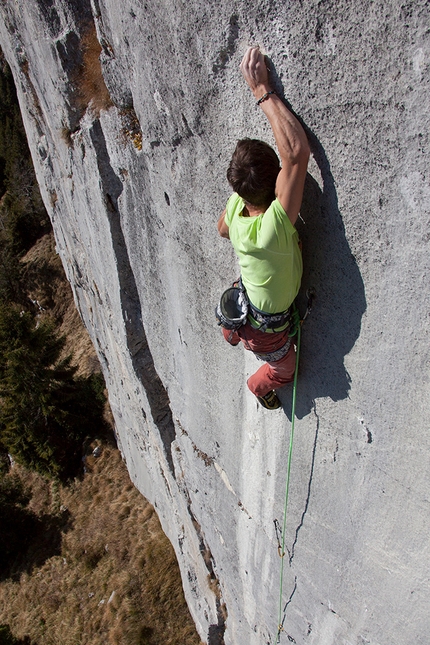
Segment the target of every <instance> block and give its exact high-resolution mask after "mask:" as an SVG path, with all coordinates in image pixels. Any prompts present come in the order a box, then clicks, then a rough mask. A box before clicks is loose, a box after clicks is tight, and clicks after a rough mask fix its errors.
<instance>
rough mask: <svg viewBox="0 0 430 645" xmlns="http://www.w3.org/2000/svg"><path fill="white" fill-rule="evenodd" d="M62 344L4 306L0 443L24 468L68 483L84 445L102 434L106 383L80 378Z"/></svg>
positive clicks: (0, 319) (46, 328) (0, 314)
mask: <svg viewBox="0 0 430 645" xmlns="http://www.w3.org/2000/svg"><path fill="white" fill-rule="evenodd" d="M63 347H64V339H62V338H60V337H58V336H57V335H56V334H55V333H54V330H53V327H52V325H51V324H50V323H49V322H40V321H39V322H38V323H35V320H34V319H33V317H32V315H31V314H29V313H26V312H20V311H19V310H18V308H16V307H12V306H10V307H5V306H0V441H1V442H2V443H3V445H4V446H6V448H7V450H8V451H9V452H10V454H12V455H13V457H14V458H15V459H16V460H17V461H18V462H19V463H21V464H23V465H24V466H26V467H27V468H30V469H32V470H36V471H38V472H39V473H41V474H44V475H47V476H50V477H58V478H60V479H62V480H65V479H67V478H69V477H71V476H73V475H74V474H75V473H76V471H77V468H78V467H79V465H80V460H81V451H82V442H83V440H84V439H85V438H86V437H87V436H94V434H95V433H96V432H97V431H99V430H100V429H101V426H102V424H103V422H102V413H103V404H104V395H103V378H102V377H101V375H97V374H96V375H92V376H90V377H88V378H83V377H76V376H75V373H76V368H75V367H72V366H71V364H70V357H67V358H65V359H62V360H60V358H59V357H60V354H61V351H62V349H63Z"/></svg>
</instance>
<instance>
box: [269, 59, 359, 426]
mask: <svg viewBox="0 0 430 645" xmlns="http://www.w3.org/2000/svg"><path fill="white" fill-rule="evenodd" d="M266 62H267V66H268V68H269V69H270V77H271V81H272V83H273V85H274V89H275V90H276V93H277V94H278V96H280V97H281V98H282V100H283V101H284V103H285V104H286V105H287V107H288V109H289V110H291V112H293V114H295V113H294V110H293V109H292V107H291V106H290V105H289V103H288V101H286V100H285V98H284V88H283V85H282V82H281V79H280V77H279V76H278V74H277V72H276V70H275V68H274V65H273V63H272V61H271V60H270V59H269V58H268V57H266ZM295 116H296V117H297V118H298V120H299V121H300V123H301V124H302V126H303V127H304V129H305V131H306V135H307V137H308V141H309V145H310V148H311V152H312V155H313V157H314V159H315V161H316V163H317V166H318V169H319V173H320V177H318V178H317V179H318V181H316V179H315V178H313V177H312V176H311V175H310V174H309V173H308V174H307V177H306V182H305V188H304V194H303V202H302V208H301V211H300V214H301V218H302V220H301V219H300V218H299V219H298V220H297V224H296V228H297V230H298V231H299V235H300V238H301V240H302V242H303V279H302V288H301V291H300V293H299V295H298V298H297V303H298V306H299V309H300V313H301V315H302V316H303V314H304V312H305V310H306V291H307V289H309V288H310V287H313V288H314V289H315V292H316V296H315V299H314V302H313V309H312V313H311V314H310V316H309V317H308V319H307V320H306V321H305V323H304V325H303V327H302V337H301V348H300V365H299V373H298V386H297V399H296V410H295V412H296V416H297V417H298V418H299V419H301V418H303V417H304V416H306V415H307V414H309V412H310V411H311V409H312V408H313V407H314V401H315V399H317V398H319V397H327V396H329V397H330V398H331V399H332V400H333V401H339V400H340V399H345V398H346V397H347V396H348V392H349V389H350V383H351V380H350V377H349V374H348V372H347V370H346V369H345V365H344V358H345V356H346V354H348V353H349V352H350V351H351V349H352V348H353V347H354V344H355V342H356V340H357V338H358V336H359V334H360V328H361V318H362V316H363V313H364V312H365V311H366V299H365V295H364V284H363V280H362V278H361V274H360V271H359V269H358V266H357V263H356V261H355V258H354V256H353V255H352V253H351V249H350V248H349V245H348V242H347V239H346V237H345V228H344V225H343V221H342V216H341V213H340V212H339V207H338V202H337V194H336V188H335V183H334V179H333V175H332V173H331V169H330V164H329V161H328V159H327V156H326V154H325V152H324V149H323V147H322V145H321V144H320V142H319V141H318V139H317V137H316V136H315V134H314V133H313V132H312V131H311V130H310V128H308V127H307V125H306V123H304V122H303V120H302V119H301V118H300V116H298V115H297V114H295ZM318 182H320V183H321V187H320V185H319V183H318ZM279 394H280V399H281V401H282V403H283V408H284V411H285V413H286V414H287V416H288V418H289V419H291V407H292V400H291V399H292V397H291V385H289V386H285V388H282V389H281V390H280V391H279Z"/></svg>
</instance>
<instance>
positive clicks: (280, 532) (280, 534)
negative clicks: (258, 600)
mask: <svg viewBox="0 0 430 645" xmlns="http://www.w3.org/2000/svg"><path fill="white" fill-rule="evenodd" d="M306 295H307V298H308V303H307V308H306V312H305V315H304V316H303V318H302V319H300V315H299V314H298V310H297V308H296V312H297V315H296V329H295V331H294V333H293V334H290V335H294V334H297V340H296V367H295V371H294V381H293V396H292V405H291V433H290V445H289V448H288V459H287V476H286V482H285V497H284V500H285V501H284V513H283V522H282V528H281V525H280V524H279V522H278V520H276V519H275V520H274V525H275V533H276V539H277V542H278V554H279V557H280V558H281V571H280V579H279V612H278V630H277V634H276V643H277V644H278V643H280V636H281V632H282V631H284V622H285V615H286V614H285V609H286V606H287V605H285V606H284V608H282V593H283V584H284V562H285V558H284V556H285V532H286V525H287V510H288V494H289V489H290V472H291V457H292V454H293V441H294V421H295V416H296V394H297V374H298V369H299V359H300V342H301V328H302V324H303V322H304V321H305V320H306V318H307V317H308V316H309V314H310V312H311V310H312V305H313V299H314V297H315V289H313V288H312V287H311V288H309V289H308V290H307V292H306ZM287 604H288V602H287Z"/></svg>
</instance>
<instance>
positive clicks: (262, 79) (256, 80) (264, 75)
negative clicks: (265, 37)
mask: <svg viewBox="0 0 430 645" xmlns="http://www.w3.org/2000/svg"><path fill="white" fill-rule="evenodd" d="M240 71H241V72H242V75H243V78H244V79H245V81H246V82H247V83H248V85H249V87H250V88H251V91H252V92H253V94H254V96H255V97H256V98H260V97H261V96H262V95H263V94H265V93H266V92H269V91H270V89H271V88H270V84H269V74H268V72H267V67H266V61H265V59H264V56H263V54H262V53H261V51H260V48H259V47H248V49H247V51H246V53H245V56H244V57H243V59H242V62H241V64H240Z"/></svg>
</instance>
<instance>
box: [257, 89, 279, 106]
mask: <svg viewBox="0 0 430 645" xmlns="http://www.w3.org/2000/svg"><path fill="white" fill-rule="evenodd" d="M270 94H276V92H275V90H270V92H266V94H263V96H262V97H261V99H258V101H257V105H260V103H263V101H265V100H266V99H268V98H269V96H270Z"/></svg>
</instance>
